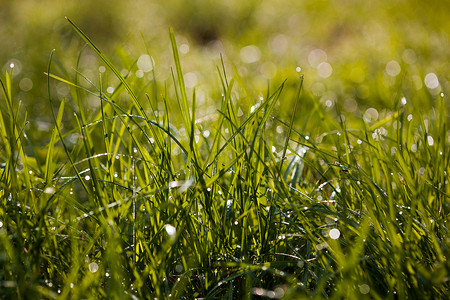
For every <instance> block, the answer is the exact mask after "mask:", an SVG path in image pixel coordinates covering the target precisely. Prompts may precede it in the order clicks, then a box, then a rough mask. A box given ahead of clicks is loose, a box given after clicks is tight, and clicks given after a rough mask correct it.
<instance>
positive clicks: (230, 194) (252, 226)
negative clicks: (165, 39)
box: [0, 22, 450, 299]
mask: <svg viewBox="0 0 450 300" xmlns="http://www.w3.org/2000/svg"><path fill="white" fill-rule="evenodd" d="M70 23H71V25H72V27H73V28H74V30H75V31H76V32H77V33H78V34H79V35H80V37H81V38H82V39H83V40H84V41H85V42H86V43H87V44H88V46H89V47H90V50H93V51H94V52H95V54H96V55H97V57H98V59H99V60H100V61H101V63H102V64H103V65H104V66H105V71H104V72H100V75H99V76H98V78H96V77H94V78H88V77H86V76H85V75H84V74H83V73H80V72H78V71H68V69H65V67H64V66H63V64H61V63H58V64H57V65H56V66H55V60H54V58H53V56H51V58H50V61H49V65H48V69H47V72H46V74H47V75H48V91H49V94H48V97H47V100H48V104H46V105H48V106H50V107H51V112H52V119H53V121H54V125H53V130H52V132H51V135H50V136H49V137H48V139H49V142H48V145H47V146H46V148H45V153H46V155H41V154H36V152H38V151H37V150H38V149H36V151H35V148H34V146H33V144H31V142H30V141H29V140H28V138H27V135H31V134H32V132H29V130H28V129H27V126H28V124H27V115H26V114H23V113H22V111H23V110H22V108H21V107H20V102H19V101H17V99H16V98H15V95H14V94H13V92H12V88H11V87H12V84H13V82H14V76H13V72H12V71H11V72H7V73H6V75H5V77H4V78H2V80H1V84H2V91H3V96H2V101H3V102H2V106H1V114H0V135H1V144H0V146H1V148H0V149H1V150H0V157H1V159H2V162H4V163H3V164H2V169H1V175H0V186H1V189H0V196H1V197H0V199H1V202H2V205H1V206H0V222H1V223H0V224H1V226H0V239H1V243H0V264H1V265H2V268H1V270H0V286H1V289H0V295H1V297H2V298H17V297H22V298H26V297H33V296H37V297H38V298H44V297H46V298H57V297H62V298H75V299H77V298H94V297H95V298H97V297H101V298H111V297H114V298H120V297H127V298H134V297H137V298H152V299H153V298H157V299H165V298H173V299H180V298H182V297H183V298H185V299H192V298H207V299H235V298H243V299H245V298H258V297H259V298H261V297H265V298H269V299H270V298H271V299H278V298H283V297H284V298H285V299H298V298H302V297H305V298H306V297H317V298H326V297H331V298H355V299H361V298H364V297H367V298H375V299H385V298H396V297H399V298H405V297H412V298H418V299H422V298H445V295H446V294H447V293H448V287H449V283H448V263H447V259H446V257H447V255H448V251H449V249H448V246H449V237H448V230H447V225H446V223H447V220H448V216H449V208H450V207H449V201H448V200H449V193H450V190H449V186H448V179H447V178H448V175H447V174H448V172H449V171H450V170H449V153H448V148H449V133H448V128H447V120H448V118H447V115H446V112H447V107H446V104H445V102H446V95H444V94H435V93H428V94H426V95H418V96H416V95H414V94H408V95H407V96H408V98H403V95H402V93H401V92H399V91H401V83H398V85H397V86H395V85H394V86H393V87H392V90H390V89H387V88H386V87H385V89H384V90H383V91H380V93H381V92H382V93H390V94H391V95H394V96H392V98H393V100H392V102H393V104H392V103H390V105H386V106H385V107H384V108H379V109H378V110H377V109H375V108H371V109H367V110H365V111H361V112H360V111H356V112H355V115H352V114H351V113H347V112H346V110H345V109H344V110H342V107H341V104H340V103H337V102H336V103H335V102H332V103H323V102H321V101H317V99H316V98H315V97H314V95H311V93H310V92H309V91H307V90H304V88H303V83H304V78H303V77H302V76H298V78H297V79H294V80H290V81H283V80H280V84H279V85H277V86H271V85H268V86H267V88H266V90H258V91H255V90H252V89H251V88H250V87H249V86H252V85H250V84H247V82H246V79H245V78H242V77H241V76H239V72H238V71H237V70H231V71H230V70H227V68H226V66H225V65H226V64H225V63H224V61H223V60H222V61H221V62H220V63H219V66H218V68H217V78H214V79H211V81H212V82H211V83H210V84H211V86H213V87H215V88H216V91H214V92H212V94H211V95H209V96H208V97H210V98H207V99H210V100H211V101H214V103H218V105H217V107H216V111H215V112H214V113H212V114H208V113H205V111H206V110H204V109H202V107H198V105H197V103H198V101H199V99H198V98H197V97H198V95H197V92H196V89H188V88H186V86H185V82H184V81H185V77H184V73H183V69H182V61H181V60H180V56H179V53H178V51H179V50H178V49H179V47H178V45H177V43H176V38H175V35H174V33H173V31H172V30H171V31H170V41H171V45H172V53H173V58H174V68H173V70H172V71H171V78H170V79H169V80H167V81H164V82H159V81H158V79H157V78H156V76H155V73H154V72H156V71H154V72H153V73H152V72H150V73H149V74H150V78H151V79H149V80H148V82H146V83H142V81H140V78H137V77H136V76H132V74H136V73H135V72H136V71H137V69H136V66H135V62H133V61H131V62H130V65H129V66H127V68H128V69H129V72H127V73H122V72H121V70H119V69H118V68H117V67H116V66H115V65H114V64H113V63H112V62H111V61H110V60H109V59H108V58H107V57H106V55H105V54H104V53H103V52H102V51H101V50H100V49H99V48H97V47H96V46H95V45H94V43H93V42H92V41H91V40H90V39H89V38H88V37H87V36H86V35H85V34H84V33H83V31H82V30H81V29H79V28H78V27H77V26H76V25H75V24H74V23H72V22H70ZM90 50H87V49H85V50H83V51H90ZM123 55H124V54H123ZM81 57H82V55H80V59H81ZM80 59H79V61H78V64H79V63H80ZM127 59H128V58H127V57H125V56H124V57H122V60H123V61H127ZM128 60H129V59H128ZM71 67H72V66H70V68H71ZM155 68H156V67H155ZM155 68H153V70H155ZM75 69H76V70H79V68H78V67H77V66H76V67H75ZM152 75H153V77H152ZM146 78H147V76H146ZM147 79H148V78H147ZM306 80H307V79H306ZM217 82H219V85H218V87H217V84H216V83H217ZM55 84H64V85H65V86H66V87H67V88H69V89H70V93H69V94H68V96H67V97H65V98H62V97H58V95H57V94H55V89H54V85H55ZM206 84H208V83H206ZM109 87H112V89H109V90H108V88H109ZM375 89H376V86H375V85H374V86H370V90H371V91H372V90H375ZM419 97H420V99H419ZM423 97H426V98H423ZM425 101H427V102H430V103H431V106H432V109H431V110H430V111H428V110H427V111H424V110H423V109H422V106H421V105H420V103H422V102H425ZM286 107H290V108H292V109H287V110H286V109H285V108H286ZM199 111H200V112H201V115H199ZM286 111H287V115H286Z"/></svg>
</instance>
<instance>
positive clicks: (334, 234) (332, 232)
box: [329, 228, 341, 240]
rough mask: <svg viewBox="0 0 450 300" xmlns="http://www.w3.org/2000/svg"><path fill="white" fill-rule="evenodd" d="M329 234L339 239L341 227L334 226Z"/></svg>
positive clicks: (334, 238)
mask: <svg viewBox="0 0 450 300" xmlns="http://www.w3.org/2000/svg"><path fill="white" fill-rule="evenodd" d="M329 236H330V238H332V239H333V240H337V239H338V238H339V237H340V236H341V232H340V231H339V229H337V228H333V229H331V230H330V233H329Z"/></svg>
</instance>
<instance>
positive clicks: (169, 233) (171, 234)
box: [165, 224, 177, 237]
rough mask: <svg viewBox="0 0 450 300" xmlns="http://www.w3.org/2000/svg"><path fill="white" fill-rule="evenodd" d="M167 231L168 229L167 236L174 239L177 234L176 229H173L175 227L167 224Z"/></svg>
mask: <svg viewBox="0 0 450 300" xmlns="http://www.w3.org/2000/svg"><path fill="white" fill-rule="evenodd" d="M165 229H166V232H167V234H168V235H169V236H170V237H173V236H174V235H175V234H176V233H177V230H176V228H175V227H173V226H172V225H170V224H166V226H165Z"/></svg>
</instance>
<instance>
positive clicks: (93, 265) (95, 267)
mask: <svg viewBox="0 0 450 300" xmlns="http://www.w3.org/2000/svg"><path fill="white" fill-rule="evenodd" d="M89 271H91V272H92V273H95V272H97V271H98V264H97V263H96V262H91V263H90V264H89Z"/></svg>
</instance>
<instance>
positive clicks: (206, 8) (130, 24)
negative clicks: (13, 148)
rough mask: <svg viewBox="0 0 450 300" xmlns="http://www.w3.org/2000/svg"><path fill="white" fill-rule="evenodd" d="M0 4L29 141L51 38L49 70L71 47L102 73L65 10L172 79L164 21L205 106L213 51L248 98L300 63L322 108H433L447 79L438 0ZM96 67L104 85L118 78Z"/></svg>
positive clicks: (39, 127)
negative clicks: (405, 105)
mask: <svg viewBox="0 0 450 300" xmlns="http://www.w3.org/2000/svg"><path fill="white" fill-rule="evenodd" d="M0 4H1V9H0V38H1V39H0V40H1V45H2V47H0V67H1V68H2V78H3V76H4V74H5V72H10V71H11V67H12V66H13V67H14V68H13V75H14V93H15V96H16V99H18V100H20V101H22V107H23V110H24V111H25V110H26V111H27V113H28V120H29V121H30V128H31V131H32V132H34V134H33V136H32V137H31V138H32V139H35V140H36V141H39V138H40V136H41V134H40V133H42V136H47V137H48V131H49V130H51V128H52V126H53V122H52V120H51V118H50V114H49V104H48V103H49V102H48V98H47V78H46V76H45V75H44V72H45V71H46V70H47V64H48V59H49V54H50V52H51V50H52V49H55V55H54V62H53V69H52V71H53V73H56V74H58V75H59V76H62V77H64V78H67V79H70V78H71V76H72V77H73V76H74V74H75V72H76V66H77V59H78V57H79V55H80V53H81V56H80V57H81V59H80V64H79V67H78V71H79V72H81V73H82V74H83V75H84V76H86V77H87V78H89V79H91V80H92V81H93V82H98V78H99V74H100V73H105V68H104V67H103V66H102V63H101V61H100V60H99V59H98V58H97V57H96V56H95V54H94V53H93V51H91V50H89V49H84V46H85V43H84V41H83V40H82V39H81V38H80V37H79V36H78V35H77V34H76V32H75V31H74V30H73V28H72V27H71V26H70V24H69V23H68V22H67V21H66V19H65V18H64V17H65V16H67V17H69V18H70V19H71V20H72V21H73V22H74V23H75V24H77V25H78V26H79V27H80V28H81V29H82V30H83V31H84V32H85V33H86V34H87V35H88V36H89V37H90V38H91V40H92V41H93V42H94V43H95V44H96V45H97V46H98V48H100V49H101V50H102V51H103V52H104V53H105V54H106V55H107V56H108V57H109V58H110V59H111V60H112V61H113V63H114V64H115V65H116V66H117V68H118V69H119V70H122V71H123V72H124V74H126V73H127V72H128V71H131V72H132V75H131V77H133V78H135V79H136V80H143V81H145V80H146V79H147V80H150V79H152V78H153V76H156V80H157V81H158V83H159V84H161V85H164V83H165V82H166V81H170V80H171V78H170V68H171V67H172V66H173V59H172V51H171V48H170V41H169V34H168V28H169V27H173V28H174V31H175V34H176V36H177V42H178V46H179V51H180V54H181V61H182V67H183V71H184V72H185V81H186V85H187V88H188V90H189V91H190V92H189V93H192V89H193V88H196V91H197V97H198V104H199V105H200V106H202V107H204V109H205V112H204V113H205V114H207V113H211V112H214V111H215V110H216V109H217V108H218V106H217V102H218V101H220V96H218V97H214V95H215V94H217V93H219V95H220V92H221V90H220V79H219V75H218V72H217V66H220V64H221V62H220V54H222V55H223V57H224V61H225V65H226V67H227V71H228V73H229V75H230V76H231V75H234V74H239V75H240V76H241V77H242V79H243V82H245V85H248V91H250V92H249V94H248V97H249V103H255V102H256V101H257V99H258V98H259V96H260V95H259V94H258V93H264V91H266V90H267V87H268V85H270V88H271V90H272V91H273V90H274V89H275V88H276V86H278V85H279V84H281V83H282V82H283V81H284V80H285V79H287V80H288V81H287V90H288V91H289V87H291V86H292V87H293V86H296V85H297V84H298V77H299V76H298V75H299V73H300V74H304V76H305V83H304V89H305V97H309V98H310V99H312V100H313V101H320V102H321V103H323V106H324V107H325V108H326V109H329V110H330V113H331V112H334V111H335V107H334V106H336V105H338V106H339V108H340V110H342V111H344V112H348V113H353V114H355V115H356V116H362V115H363V114H364V113H366V112H367V110H368V109H369V108H374V109H375V110H377V111H381V110H382V109H384V108H386V109H394V108H396V107H398V106H399V102H400V99H401V97H405V99H407V101H408V103H412V104H413V105H417V106H421V107H423V108H424V109H426V108H431V106H432V104H433V103H432V102H433V99H435V98H437V97H438V96H439V95H440V94H441V93H444V94H445V93H447V92H448V91H449V89H450V50H449V49H450V38H449V37H450V22H449V21H448V16H449V15H450V3H449V2H448V1H419V0H391V1H358V0H315V1H301V0H262V1H261V0H258V1H256V0H247V1H242V0H240V1H238V0H228V1H218V0H217V1H216V0H192V1H177V0H166V1H144V0H134V1H117V0H108V1H106V0H100V1H87V0H82V1H48V0H43V1H32V0H23V1H5V0H3V1H0ZM150 57H151V58H150ZM152 62H153V63H154V71H155V73H154V74H153V73H152V71H153V67H152ZM106 73H107V72H106ZM106 73H105V75H104V77H105V80H107V81H108V85H110V87H111V88H112V89H113V88H114V84H117V81H114V78H113V76H112V75H109V77H108V75H107V74H106ZM52 89H54V91H53V92H54V96H55V97H58V98H60V99H61V98H70V93H69V88H68V87H67V86H66V85H64V84H62V83H58V82H56V81H53V82H52ZM292 90H293V89H292ZM111 91H112V90H111ZM254 91H259V92H254ZM253 92H254V94H252V93H253ZM205 104H206V105H205ZM244 105H245V104H244ZM248 105H251V104H248ZM1 106H2V107H3V106H5V104H4V102H3V101H2V103H1ZM93 106H95V105H94V104H93ZM286 108H289V106H287V107H286ZM306 111H307V108H306ZM372 112H373V111H372ZM372 117H373V118H375V117H377V118H378V116H372ZM28 132H30V131H28Z"/></svg>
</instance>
